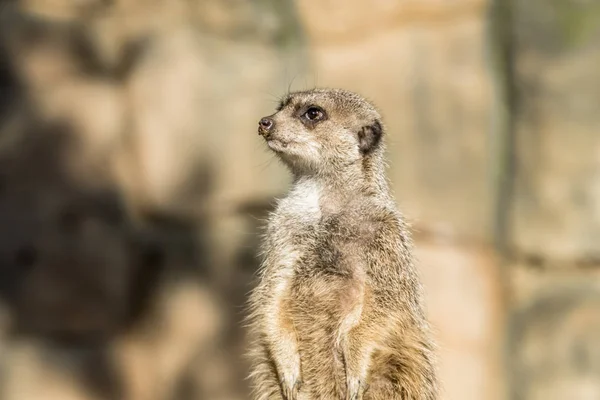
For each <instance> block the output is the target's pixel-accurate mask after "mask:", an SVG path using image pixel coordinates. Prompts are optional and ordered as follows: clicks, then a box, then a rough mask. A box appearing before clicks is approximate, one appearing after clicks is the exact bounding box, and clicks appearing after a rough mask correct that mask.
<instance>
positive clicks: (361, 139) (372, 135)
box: [358, 121, 383, 154]
mask: <svg viewBox="0 0 600 400" xmlns="http://www.w3.org/2000/svg"><path fill="white" fill-rule="evenodd" d="M382 134H383V127H382V126H381V123H380V122H379V121H375V122H373V124H371V125H367V126H363V127H362V128H361V129H360V131H358V148H359V150H360V152H361V153H362V154H368V153H370V152H371V151H373V149H375V148H376V147H377V145H378V144H379V142H380V141H381V136H382Z"/></svg>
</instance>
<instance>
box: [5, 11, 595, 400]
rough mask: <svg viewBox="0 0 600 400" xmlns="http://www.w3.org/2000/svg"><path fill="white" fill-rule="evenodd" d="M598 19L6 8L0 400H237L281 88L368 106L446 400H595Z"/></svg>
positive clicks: (281, 182) (280, 172) (282, 175)
mask: <svg viewBox="0 0 600 400" xmlns="http://www.w3.org/2000/svg"><path fill="white" fill-rule="evenodd" d="M598 16H600V9H598V6H597V5H596V3H595V2H594V1H584V0H579V1H576V0H563V1H559V0H551V1H546V0H535V1H532V0H527V1H526V0H510V1H509V0H489V1H486V0H454V1H441V0H427V1H423V0H398V1H391V0H380V1H375V2H359V1H350V2H349V1H341V0H328V1H315V0H303V1H292V0H285V1H281V0H280V1H277V0H260V1H248V0H221V1H217V0H146V1H142V0H110V1H107V0H85V1H73V0H19V1H11V2H3V3H0V334H1V337H0V399H2V400H3V399H7V400H29V399H32V400H33V399H36V400H37V399H73V400H75V399H77V400H79V399H125V400H130V399H131V400H154V399H156V400H159V399H160V400H163V399H164V400H167V399H177V400H179V399H181V400H187V399H210V400H212V399H215V400H219V399H246V398H247V390H246V387H245V381H244V380H243V378H244V376H245V375H246V372H247V371H246V369H245V365H244V362H243V359H242V357H241V354H242V352H243V349H244V339H243V331H242V329H241V324H242V318H243V316H244V308H243V306H244V302H245V299H246V295H247V293H248V291H249V290H250V289H251V287H252V285H253V284H254V279H255V271H256V267H257V262H258V260H257V257H256V249H257V244H258V240H259V236H258V234H259V232H260V227H261V226H262V225H263V223H264V222H263V221H264V218H265V216H266V213H267V212H268V211H269V209H270V207H271V205H272V199H273V198H274V197H275V196H279V195H281V194H282V193H284V192H285V190H286V188H287V185H288V182H289V177H288V175H287V172H286V171H285V169H284V168H283V167H282V166H281V165H279V164H278V162H277V161H276V160H275V158H274V157H273V156H272V155H271V154H270V153H269V152H268V151H267V150H266V149H265V148H264V146H263V143H262V142H261V141H260V140H258V138H257V136H256V133H255V132H256V129H255V128H256V122H257V120H258V119H259V118H260V117H261V116H263V115H268V114H270V113H271V112H272V110H273V109H274V107H275V105H276V104H277V101H278V98H279V97H280V96H281V95H282V94H284V93H285V92H286V91H288V90H293V89H305V88H310V87H313V86H339V87H344V88H347V89H350V90H356V91H358V92H360V93H362V94H363V95H365V96H366V97H368V98H370V99H372V100H373V101H374V102H375V103H376V104H377V105H378V106H379V107H380V110H381V112H382V114H383V116H384V118H385V121H386V125H387V126H388V128H389V136H388V148H389V158H390V171H389V172H390V178H391V179H392V184H393V187H394V189H395V192H396V196H397V199H398V203H399V205H400V207H401V209H402V210H403V211H404V213H405V214H406V215H407V216H408V217H409V218H410V219H411V222H412V223H413V225H414V228H415V237H416V240H417V248H418V258H419V260H420V261H419V266H420V268H421V271H422V276H423V279H424V282H425V286H426V291H427V305H428V309H429V314H430V316H431V319H432V322H433V325H434V328H435V331H436V335H437V338H438V342H439V345H440V372H441V378H442V380H443V386H444V393H443V398H444V399H448V400H452V399H461V400H469V399H473V400H479V399H490V400H494V399H504V398H511V399H512V398H514V399H554V398H556V399H559V398H560V399H562V398H569V399H596V398H599V397H600V394H599V393H600V392H599V391H600V380H599V379H600V378H598V376H600V374H599V373H598V372H599V369H600V351H599V349H600V340H599V339H598V338H599V337H600V325H599V321H600V313H599V312H598V309H600V308H598V301H599V300H598V299H599V298H600V296H599V295H598V290H600V284H598V282H600V280H599V277H598V268H597V267H598V263H599V260H600V257H599V256H600V244H599V243H600V240H599V239H600V237H599V236H600V211H599V208H598V205H599V204H600V190H599V189H598V187H599V182H600V123H599V122H600V121H599V120H598V115H597V112H595V111H596V109H597V108H598V106H599V105H600V97H599V96H600V87H599V86H598V82H600V79H598V78H600V77H599V76H598V71H600V70H599V69H598V68H597V65H599V61H600V53H599V50H600V29H598V27H599V26H600V19H598V18H597V17H598Z"/></svg>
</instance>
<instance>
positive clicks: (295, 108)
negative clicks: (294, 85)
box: [258, 89, 383, 175]
mask: <svg viewBox="0 0 600 400" xmlns="http://www.w3.org/2000/svg"><path fill="white" fill-rule="evenodd" d="M258 133H259V135H261V136H263V137H264V138H265V140H266V142H267V145H268V146H269V148H271V149H272V150H273V151H274V152H275V153H277V155H278V156H279V157H280V158H281V159H282V160H283V161H284V163H286V164H287V165H288V166H289V167H290V169H291V170H292V172H294V173H295V174H300V175H302V174H318V173H327V172H333V173H339V172H341V170H342V169H344V168H349V167H350V166H352V165H357V163H360V164H359V165H367V164H368V163H365V162H364V161H369V160H372V159H373V158H381V154H380V153H381V147H382V144H381V142H382V140H381V139H382V135H383V125H382V122H381V117H380V115H379V113H378V112H377V111H376V110H375V108H374V107H373V106H372V105H371V104H370V103H369V102H367V101H366V100H365V99H363V98H362V97H361V96H359V95H358V94H356V93H352V92H349V91H345V90H341V89H313V90H308V91H302V92H295V93H290V94H288V95H287V96H285V97H284V98H283V99H282V101H281V103H280V104H279V107H278V108H277V111H276V112H275V114H272V115H270V116H268V117H265V118H262V119H261V120H260V122H259V126H258ZM361 162H362V163H361Z"/></svg>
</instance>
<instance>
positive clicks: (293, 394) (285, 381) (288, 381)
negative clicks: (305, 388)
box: [279, 363, 302, 400]
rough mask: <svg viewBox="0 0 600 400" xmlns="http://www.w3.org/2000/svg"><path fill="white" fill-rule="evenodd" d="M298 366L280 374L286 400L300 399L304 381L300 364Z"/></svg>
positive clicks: (280, 382) (282, 390)
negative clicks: (301, 376)
mask: <svg viewBox="0 0 600 400" xmlns="http://www.w3.org/2000/svg"><path fill="white" fill-rule="evenodd" d="M297 364H298V365H295V366H294V367H293V368H286V369H285V370H283V371H280V372H279V384H280V386H281V392H282V393H283V397H284V399H285V400H296V399H297V398H298V392H299V391H300V387H301V386H302V380H301V379H300V366H299V363H297Z"/></svg>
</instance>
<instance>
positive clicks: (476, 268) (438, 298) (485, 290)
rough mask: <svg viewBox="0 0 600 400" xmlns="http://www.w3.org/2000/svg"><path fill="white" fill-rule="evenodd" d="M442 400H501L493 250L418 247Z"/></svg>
mask: <svg viewBox="0 0 600 400" xmlns="http://www.w3.org/2000/svg"><path fill="white" fill-rule="evenodd" d="M416 248H417V257H418V260H419V261H418V266H419V269H420V270H421V275H422V279H423V282H424V286H425V293H426V302H427V308H428V313H429V317H430V320H431V323H432V326H433V329H434V332H435V333H436V339H437V340H438V346H439V349H440V379H441V380H442V385H443V396H442V399H444V400H455V399H456V400H467V399H472V400H478V399H489V400H500V399H503V397H502V390H503V389H504V388H503V387H502V383H501V379H500V378H501V376H502V372H501V370H500V365H499V361H500V354H501V353H500V351H501V348H500V343H501V340H502V331H501V329H500V328H501V326H502V320H503V319H502V312H503V306H504V305H503V299H502V292H501V287H500V286H499V284H498V281H499V279H500V271H499V265H498V264H497V262H496V259H495V256H494V254H493V252H492V251H491V249H485V248H477V247H461V246H457V245H456V244H453V243H444V242H437V243H436V242H430V241H422V240H419V241H417V242H416Z"/></svg>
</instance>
